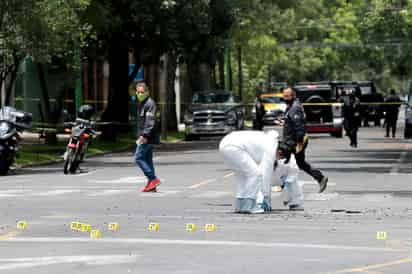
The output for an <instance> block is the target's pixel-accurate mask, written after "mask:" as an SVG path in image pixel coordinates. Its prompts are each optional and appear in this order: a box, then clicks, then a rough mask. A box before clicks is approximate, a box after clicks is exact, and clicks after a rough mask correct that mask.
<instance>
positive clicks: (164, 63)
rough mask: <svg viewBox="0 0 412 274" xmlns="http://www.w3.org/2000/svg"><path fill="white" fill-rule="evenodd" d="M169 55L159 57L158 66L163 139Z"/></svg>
mask: <svg viewBox="0 0 412 274" xmlns="http://www.w3.org/2000/svg"><path fill="white" fill-rule="evenodd" d="M168 62H169V56H168V54H164V55H163V56H162V57H160V66H159V99H160V100H159V102H158V106H159V108H160V120H161V134H162V138H163V139H164V140H166V139H167V119H168V116H169V115H168V111H167V110H168V107H167V104H168V103H169V102H168V98H167V97H168V90H167V89H168V82H167V80H168V79H167V78H168V77H167V76H168V73H167V68H168Z"/></svg>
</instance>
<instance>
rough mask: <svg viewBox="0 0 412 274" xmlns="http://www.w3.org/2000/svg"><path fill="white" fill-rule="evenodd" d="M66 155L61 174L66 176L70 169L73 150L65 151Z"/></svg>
mask: <svg viewBox="0 0 412 274" xmlns="http://www.w3.org/2000/svg"><path fill="white" fill-rule="evenodd" d="M66 153H67V155H66V159H65V160H64V168H63V172H64V174H68V173H69V171H70V170H71V168H72V162H73V161H72V159H73V154H74V153H73V150H71V149H69V150H67V151H66Z"/></svg>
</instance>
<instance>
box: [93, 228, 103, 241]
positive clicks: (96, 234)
mask: <svg viewBox="0 0 412 274" xmlns="http://www.w3.org/2000/svg"><path fill="white" fill-rule="evenodd" d="M101 237H102V233H101V232H100V230H98V229H95V230H92V231H90V238H93V239H100V238H101Z"/></svg>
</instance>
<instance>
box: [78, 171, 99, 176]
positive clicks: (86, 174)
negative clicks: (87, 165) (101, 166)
mask: <svg viewBox="0 0 412 274" xmlns="http://www.w3.org/2000/svg"><path fill="white" fill-rule="evenodd" d="M95 173H97V170H93V171H87V172H83V173H80V174H76V175H75V176H76V177H85V176H89V175H92V174H95Z"/></svg>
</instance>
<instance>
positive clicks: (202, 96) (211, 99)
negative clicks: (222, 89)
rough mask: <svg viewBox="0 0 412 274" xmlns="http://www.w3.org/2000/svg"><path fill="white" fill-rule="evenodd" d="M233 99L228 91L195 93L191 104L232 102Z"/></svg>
mask: <svg viewBox="0 0 412 274" xmlns="http://www.w3.org/2000/svg"><path fill="white" fill-rule="evenodd" d="M233 102H234V99H233V96H232V95H231V94H230V93H196V94H194V95H193V99H192V103H193V104H221V103H233Z"/></svg>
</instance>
